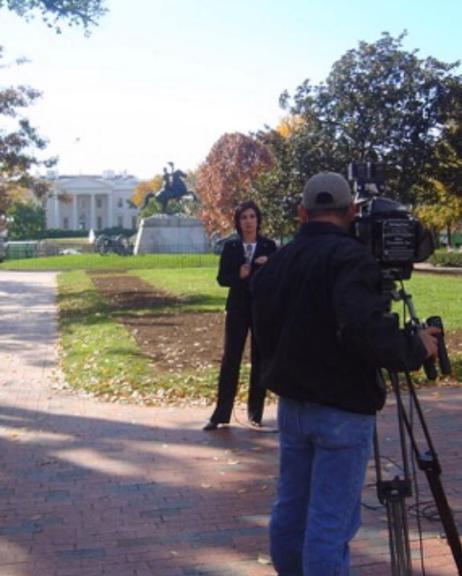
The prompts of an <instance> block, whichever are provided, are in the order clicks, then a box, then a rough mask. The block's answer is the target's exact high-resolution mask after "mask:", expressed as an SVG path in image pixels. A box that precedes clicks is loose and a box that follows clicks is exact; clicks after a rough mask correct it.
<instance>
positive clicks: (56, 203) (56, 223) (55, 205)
mask: <svg viewBox="0 0 462 576" xmlns="http://www.w3.org/2000/svg"><path fill="white" fill-rule="evenodd" d="M52 198H53V228H60V224H59V200H58V192H55V193H54V194H53V196H52Z"/></svg>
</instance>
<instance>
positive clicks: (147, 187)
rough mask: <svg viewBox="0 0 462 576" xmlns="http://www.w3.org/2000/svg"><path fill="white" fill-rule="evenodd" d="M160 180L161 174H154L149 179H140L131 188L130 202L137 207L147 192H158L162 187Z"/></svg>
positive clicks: (161, 180)
mask: <svg viewBox="0 0 462 576" xmlns="http://www.w3.org/2000/svg"><path fill="white" fill-rule="evenodd" d="M162 182H163V179H162V175H161V174H156V175H155V176H154V177H153V178H151V180H142V181H141V182H140V183H139V184H138V185H137V186H136V188H135V189H134V190H133V194H132V196H131V198H130V200H131V202H132V203H133V204H134V205H135V206H136V207H138V208H139V207H140V206H141V205H142V204H143V201H144V199H145V197H146V196H147V195H148V194H155V193H156V192H159V190H160V189H161V188H162Z"/></svg>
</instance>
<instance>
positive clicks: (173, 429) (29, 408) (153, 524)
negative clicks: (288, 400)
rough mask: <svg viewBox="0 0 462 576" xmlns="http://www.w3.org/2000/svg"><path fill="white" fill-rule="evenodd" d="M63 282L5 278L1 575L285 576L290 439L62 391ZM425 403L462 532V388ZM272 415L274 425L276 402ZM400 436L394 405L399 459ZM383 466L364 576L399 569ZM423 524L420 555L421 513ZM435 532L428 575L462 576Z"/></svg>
mask: <svg viewBox="0 0 462 576" xmlns="http://www.w3.org/2000/svg"><path fill="white" fill-rule="evenodd" d="M53 286H54V275H53V274H49V273H35V274H30V273H8V272H0V311H1V322H0V361H1V372H0V442H1V449H0V576H102V575H110V576H148V575H149V576H274V571H273V570H272V568H271V566H270V565H269V564H268V549H267V535H266V525H267V521H268V511H269V508H270V503H271V499H272V495H273V493H274V482H275V474H276V464H275V463H276V443H277V435H276V434H273V433H265V432H260V431H254V430H251V429H247V428H245V427H243V426H240V425H239V424H238V423H237V422H235V425H234V426H232V427H230V428H229V429H227V430H222V431H219V432H216V433H205V432H202V431H201V430H200V426H201V424H202V423H203V422H204V421H205V420H206V418H207V416H208V415H209V411H210V410H209V409H207V408H191V409H179V408H175V409H171V408H146V407H140V406H128V405H117V404H112V403H102V402H98V401H95V400H92V399H89V398H86V397H83V396H79V395H77V394H72V393H69V392H67V391H65V390H62V389H61V386H60V385H59V378H58V377H57V374H56V372H55V360H56V356H55V355H56V346H55V344H56V325H55V305H54V290H53ZM419 396H420V398H421V401H422V405H423V407H424V410H425V414H426V417H427V421H428V423H429V426H430V429H431V431H432V435H433V438H434V441H435V445H436V447H437V450H438V453H439V455H440V459H441V462H442V465H443V470H444V484H445V487H446V493H447V495H448V498H449V501H450V503H451V505H452V506H453V508H454V509H455V511H456V514H455V516H456V520H457V522H458V524H459V530H461V529H462V467H461V465H460V455H461V448H460V445H461V432H462V418H461V416H460V405H461V401H462V391H461V390H458V389H444V390H437V389H432V390H427V391H425V392H422V394H420V395H419ZM267 414H268V417H267V422H268V423H269V424H271V425H274V414H275V410H274V406H272V407H270V408H269V409H268V411H267ZM236 416H237V418H238V419H240V420H242V421H244V415H243V413H242V411H240V410H238V411H237V414H236ZM394 428H395V417H394V413H393V411H392V407H391V408H387V409H386V410H385V411H384V412H383V413H382V414H381V416H380V436H381V439H382V444H384V446H383V448H382V451H383V454H384V455H386V456H388V457H390V458H392V457H393V453H394V450H393V448H394V447H395V446H396V440H395V438H396V433H395V430H394ZM384 463H385V465H386V467H387V468H391V470H393V464H392V461H391V460H384ZM373 472H374V471H373V467H371V469H370V471H369V478H368V486H367V487H366V489H365V490H364V498H363V503H364V510H363V520H364V523H363V528H362V529H361V531H360V533H359V536H358V538H357V539H356V540H355V542H354V545H353V566H354V567H353V570H352V573H351V576H370V575H374V576H381V575H385V574H387V575H388V574H390V568H389V562H388V543H387V542H388V540H387V524H386V519H385V513H384V510H383V508H381V507H380V506H379V505H378V503H377V499H376V497H375V486H374V473H373ZM418 477H419V480H420V485H421V500H422V501H426V500H427V501H428V500H429V497H428V490H427V486H426V480H425V478H423V477H422V475H421V473H419V474H418ZM339 481H341V478H339ZM431 504H432V501H431V499H430V509H431V508H432V506H431ZM430 511H431V510H430ZM411 524H412V527H411V528H412V529H411V535H412V538H413V547H414V548H416V549H417V541H416V539H415V531H414V528H413V526H414V520H413V516H412V515H411ZM423 529H424V550H425V555H426V567H427V576H449V575H451V576H452V575H456V574H457V570H456V568H455V566H454V563H453V560H452V556H451V554H450V551H449V548H448V547H447V545H446V543H445V541H444V540H443V539H441V538H440V534H441V526H440V524H439V523H438V522H433V523H431V522H429V521H426V520H424V521H423ZM420 573H421V571H420V569H419V564H418V562H416V563H415V572H414V574H420Z"/></svg>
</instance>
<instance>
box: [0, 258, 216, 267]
mask: <svg viewBox="0 0 462 576" xmlns="http://www.w3.org/2000/svg"><path fill="white" fill-rule="evenodd" d="M217 263H218V256H216V255H215V254H144V255H140V256H118V255H117V254H110V255H108V256H101V255H100V254H69V255H66V256H50V257H48V258H24V259H20V260H6V261H5V262H2V263H1V264H0V269H3V270H57V271H67V270H100V269H104V270H136V269H168V268H170V269H179V268H180V269H181V268H191V267H205V268H209V267H212V268H215V269H216V267H217Z"/></svg>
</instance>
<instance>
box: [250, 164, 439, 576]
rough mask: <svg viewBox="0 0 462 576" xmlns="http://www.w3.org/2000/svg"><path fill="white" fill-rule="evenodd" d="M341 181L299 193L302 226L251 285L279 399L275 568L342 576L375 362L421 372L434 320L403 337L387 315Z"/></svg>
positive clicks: (266, 376)
mask: <svg viewBox="0 0 462 576" xmlns="http://www.w3.org/2000/svg"><path fill="white" fill-rule="evenodd" d="M354 217H355V206H354V204H353V199H352V195H351V190H350V186H349V184H348V182H347V181H346V180H345V178H343V176H341V175H340V174H337V173H334V172H322V173H320V174H317V175H316V176H313V177H312V178H310V179H309V180H308V182H307V183H306V185H305V187H304V190H303V200H302V204H301V206H300V219H301V221H302V225H301V227H300V229H299V231H298V233H297V235H296V237H295V239H294V240H293V241H292V242H290V243H289V244H287V245H286V246H284V248H282V249H281V250H279V252H278V253H277V254H275V255H274V256H273V257H272V258H271V260H270V261H269V262H268V264H267V265H266V266H265V267H264V268H262V269H261V270H260V272H259V273H258V274H256V275H255V277H254V279H253V282H252V300H253V310H252V311H253V321H254V335H255V338H256V342H257V344H258V350H259V353H260V354H261V365H262V366H261V372H262V378H261V384H262V385H264V386H265V387H266V388H267V389H269V390H271V391H273V392H275V393H276V394H278V395H279V407H278V426H279V446H280V450H279V458H280V462H279V481H278V486H277V496H276V500H275V503H274V506H273V510H272V515H271V522H270V544H271V557H272V560H273V564H274V567H275V569H276V572H277V573H278V575H279V576H346V575H347V574H349V542H350V540H351V539H352V538H353V537H354V535H355V534H356V531H357V530H358V528H359V526H360V505H361V490H362V487H363V483H364V478H365V473H366V467H367V462H368V459H369V457H370V453H371V444H372V435H373V431H374V424H375V413H376V412H377V410H380V409H381V408H382V406H383V404H384V402H385V390H384V388H383V386H382V385H381V383H380V380H379V379H378V374H377V369H378V368H380V367H383V368H388V369H390V370H395V371H404V370H412V369H416V368H418V367H419V366H420V365H421V364H422V363H423V361H424V360H425V358H428V357H430V356H433V357H434V356H435V355H436V352H437V347H438V344H437V336H436V334H437V333H438V332H439V331H438V329H436V328H426V329H424V330H420V331H419V332H418V333H417V334H415V335H413V334H409V333H407V332H406V331H404V330H400V329H399V328H398V325H397V323H396V322H395V319H394V318H393V317H392V316H390V314H388V313H387V312H388V300H389V299H388V296H386V295H385V294H384V293H383V291H382V274H381V269H380V266H379V265H378V263H377V261H376V260H375V259H374V258H373V257H372V255H371V254H370V253H369V252H368V251H367V249H366V248H365V247H364V246H363V245H362V244H361V243H360V242H359V241H358V240H356V239H355V238H353V237H352V236H351V235H350V234H349V229H350V225H351V223H352V221H353V219H354Z"/></svg>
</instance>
